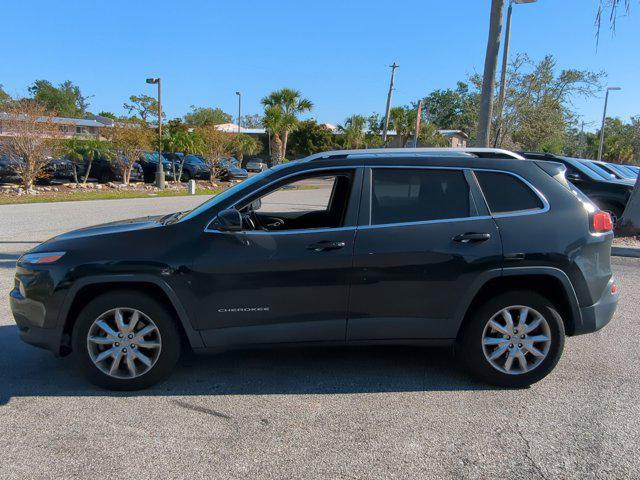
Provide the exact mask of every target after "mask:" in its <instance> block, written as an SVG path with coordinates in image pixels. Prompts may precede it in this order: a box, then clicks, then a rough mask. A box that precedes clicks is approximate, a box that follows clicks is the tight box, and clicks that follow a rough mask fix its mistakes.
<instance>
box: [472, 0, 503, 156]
mask: <svg viewBox="0 0 640 480" xmlns="http://www.w3.org/2000/svg"><path fill="white" fill-rule="evenodd" d="M503 10H504V0H491V19H490V24H489V38H488V39H487V53H486V56H485V59H484V73H483V76H482V93H481V96H480V115H479V118H478V135H477V139H476V145H477V146H478V147H488V146H489V138H490V134H491V118H492V116H493V93H494V90H495V86H496V66H497V64H498V51H499V50H500V34H501V32H502V12H503Z"/></svg>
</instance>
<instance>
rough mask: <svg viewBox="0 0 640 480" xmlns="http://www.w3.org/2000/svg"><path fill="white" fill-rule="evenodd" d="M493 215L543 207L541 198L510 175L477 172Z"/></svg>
mask: <svg viewBox="0 0 640 480" xmlns="http://www.w3.org/2000/svg"><path fill="white" fill-rule="evenodd" d="M475 174H476V177H477V178H478V182H479V183H480V187H481V188H482V193H484V198H486V199H487V204H488V205H489V210H491V213H510V212H521V211H523V210H537V209H540V208H542V207H543V205H542V201H541V200H540V198H539V197H538V196H537V195H536V194H535V193H534V192H533V190H531V188H529V187H528V186H527V185H526V184H525V183H524V182H522V181H521V180H520V179H518V178H516V177H514V176H513V175H509V174H508V173H499V172H483V171H476V172H475Z"/></svg>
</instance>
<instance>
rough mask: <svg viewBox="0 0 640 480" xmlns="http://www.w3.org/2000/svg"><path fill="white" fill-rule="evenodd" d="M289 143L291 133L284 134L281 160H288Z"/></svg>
mask: <svg viewBox="0 0 640 480" xmlns="http://www.w3.org/2000/svg"><path fill="white" fill-rule="evenodd" d="M288 142H289V131H288V130H287V131H285V132H284V138H283V140H282V153H281V154H280V160H284V159H285V158H287V143H288Z"/></svg>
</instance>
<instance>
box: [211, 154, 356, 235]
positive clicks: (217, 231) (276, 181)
mask: <svg viewBox="0 0 640 480" xmlns="http://www.w3.org/2000/svg"><path fill="white" fill-rule="evenodd" d="M358 168H363V167H362V166H361V165H338V166H335V167H319V168H311V169H308V170H300V171H298V172H294V173H290V174H288V175H285V176H283V177H280V178H277V179H275V180H273V181H272V182H269V183H268V184H266V185H263V186H262V187H260V188H258V189H257V190H254V191H253V192H251V193H248V194H247V195H245V196H244V197H242V198H240V199H239V200H237V201H236V202H235V203H234V204H233V205H231V206H229V207H227V208H236V207H237V206H238V204H240V203H242V202H243V201H245V200H246V199H247V198H249V197H251V196H253V195H255V194H257V193H260V192H261V191H263V190H265V189H267V188H269V187H270V186H272V185H273V184H275V183H278V182H280V181H282V180H286V179H287V178H291V177H295V176H297V175H304V174H307V173H313V172H322V171H328V170H331V171H333V170H354V171H355V170H357V169H358ZM214 219H215V217H214V218H212V219H211V220H209V222H207V226H206V227H204V232H205V233H250V232H256V233H276V232H273V231H272V232H269V231H267V230H260V231H258V230H241V231H240V232H222V231H220V230H216V229H214V228H209V225H211V223H212V222H213V220H214ZM342 228H355V226H354V227H337V228H315V229H304V230H302V229H298V230H288V231H282V232H278V233H290V232H295V233H300V232H308V231H313V232H318V231H335V230H339V229H342Z"/></svg>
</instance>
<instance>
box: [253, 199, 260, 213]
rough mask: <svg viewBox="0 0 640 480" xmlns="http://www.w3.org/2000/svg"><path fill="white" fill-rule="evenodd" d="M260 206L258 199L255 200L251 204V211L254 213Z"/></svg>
mask: <svg viewBox="0 0 640 480" xmlns="http://www.w3.org/2000/svg"><path fill="white" fill-rule="evenodd" d="M261 206H262V200H260V199H259V198H256V199H255V200H254V201H253V202H251V210H253V211H254V212H255V211H256V210H260V207H261Z"/></svg>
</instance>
